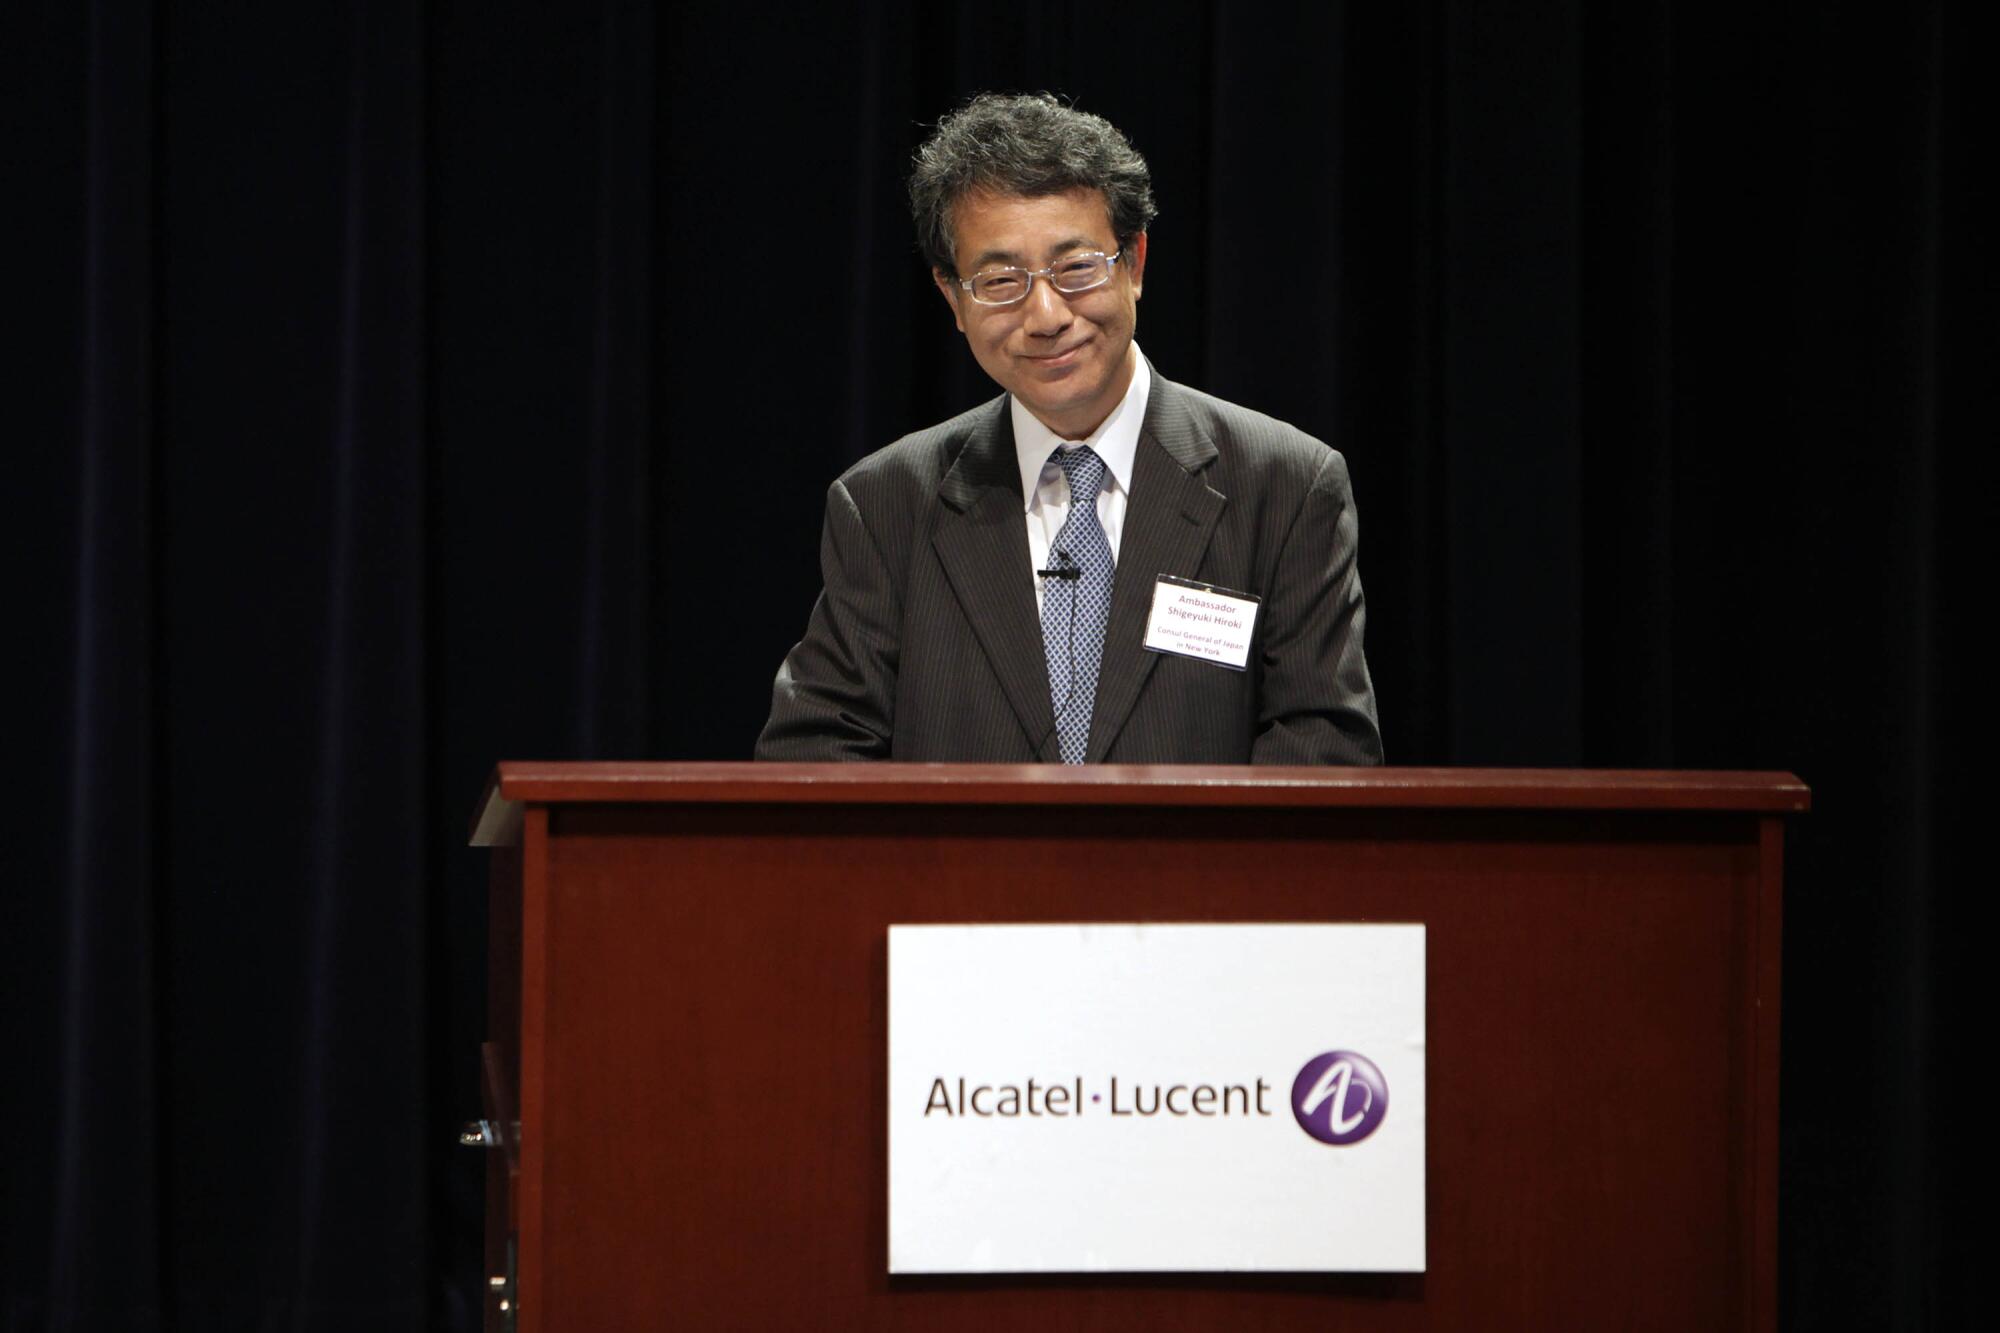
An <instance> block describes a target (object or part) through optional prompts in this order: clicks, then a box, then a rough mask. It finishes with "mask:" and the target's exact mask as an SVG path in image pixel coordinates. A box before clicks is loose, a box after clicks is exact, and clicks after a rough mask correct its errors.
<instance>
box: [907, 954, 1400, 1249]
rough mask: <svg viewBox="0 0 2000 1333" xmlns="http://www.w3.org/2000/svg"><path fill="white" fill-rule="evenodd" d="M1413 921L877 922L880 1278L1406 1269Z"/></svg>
mask: <svg viewBox="0 0 2000 1333" xmlns="http://www.w3.org/2000/svg"><path fill="white" fill-rule="evenodd" d="M1424 961H1425V959H1424V928H1423V927H1422V926H1421V925H1317V924H1315V925H1036V926H945V925H936V926H891V927H890V928H889V1089H888V1092H889V1271H890V1272H892V1273H994V1272H1018V1273H1026V1272H1148V1271H1150V1272H1162V1271H1164V1272H1199V1271H1233V1272H1257V1271H1263V1272H1315V1271H1318V1272H1324V1271H1369V1272H1420V1271H1422V1270H1423V1267H1424Z"/></svg>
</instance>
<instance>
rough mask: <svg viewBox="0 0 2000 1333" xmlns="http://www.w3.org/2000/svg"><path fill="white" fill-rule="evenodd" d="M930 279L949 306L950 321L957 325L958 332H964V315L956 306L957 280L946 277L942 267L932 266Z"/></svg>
mask: <svg viewBox="0 0 2000 1333" xmlns="http://www.w3.org/2000/svg"><path fill="white" fill-rule="evenodd" d="M931 281H932V282H935V283H936V284H937V289H938V295H940V296H942V297H944V303H945V304H946V305H948V306H950V307H951V322H952V323H954V324H956V325H958V331H959V332H960V333H964V332H965V316H964V315H963V314H962V313H961V312H960V311H959V308H958V293H959V285H958V280H957V279H955V278H948V277H946V276H945V272H944V270H943V269H941V268H934V269H932V270H931Z"/></svg>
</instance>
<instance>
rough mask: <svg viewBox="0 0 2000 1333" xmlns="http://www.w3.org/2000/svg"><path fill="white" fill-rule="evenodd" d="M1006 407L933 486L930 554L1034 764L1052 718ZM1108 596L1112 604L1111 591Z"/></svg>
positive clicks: (1050, 735)
mask: <svg viewBox="0 0 2000 1333" xmlns="http://www.w3.org/2000/svg"><path fill="white" fill-rule="evenodd" d="M1007 401H1008V400H1007V398H1006V397H1005V396H1004V395H1003V396H1002V397H1001V398H1000V399H999V401H998V402H997V403H995V404H994V407H993V409H992V410H990V411H989V412H987V413H986V415H985V416H984V417H983V418H981V420H980V423H979V425H978V427H977V428H976V429H975V430H974V431H973V434H972V436H971V438H970V439H968V440H967V441H966V445H965V448H964V449H962V450H960V451H959V455H958V458H957V460H956V461H954V462H953V464H952V466H951V470H950V471H949V472H947V473H946V474H945V477H944V480H943V481H942V482H940V483H939V484H938V497H939V498H940V499H941V500H942V501H943V502H944V508H943V510H942V511H941V512H940V514H939V518H938V526H937V532H936V534H935V535H934V536H933V537H932V538H931V546H932V549H934V550H935V551H936V552H937V555H938V559H939V561H940V562H942V564H943V565H944V571H945V577H946V578H948V579H949V580H950V581H951V588H952V593H953V594H954V595H955V596H956V597H957V598H958V602H959V606H960V607H961V608H962V609H963V610H964V612H965V618H966V619H967V620H969V621H971V622H972V632H973V633H974V634H975V635H977V636H978V639H979V646H980V647H981V648H982V649H984V650H985V652H986V657H987V660H988V661H990V662H992V664H993V669H994V671H995V673H996V674H997V675H998V676H999V677H1000V687H1001V689H1002V690H1003V691H1004V692H1005V693H1006V696H1007V703H1008V705H1009V706H1010V707H1011V708H1012V709H1013V710H1014V714H1015V716H1016V717H1017V718H1019V720H1020V723H1021V729H1022V730H1023V731H1024V732H1026V733H1027V735H1028V739H1029V743H1030V744H1031V745H1033V746H1034V747H1035V750H1036V754H1037V757H1038V758H1041V759H1046V760H1052V759H1054V758H1055V757H1056V750H1055V744H1056V742H1055V727H1056V723H1055V710H1054V707H1053V705H1052V704H1051V703H1050V702H1049V666H1048V661H1047V658H1046V657H1045V656H1044V654H1043V651H1042V626H1041V620H1040V618H1039V617H1038V616H1037V615H1036V614H1035V593H1034V589H1033V587H1032V586H1031V585H1030V584H1029V583H1028V576H1029V575H1028V565H1029V561H1028V530H1027V522H1026V520H1025V519H1024V518H1023V517H1022V515H1023V513H1024V512H1025V508H1026V502H1025V499H1024V498H1023V496H1022V495H1021V474H1020V469H1019V468H1018V467H1017V466H1016V464H1015V461H1014V428H1013V424H1012V420H1011V418H1010V417H1009V416H1008V408H1007ZM1113 588H1114V601H1115V589H1116V584H1115V583H1114V585H1113Z"/></svg>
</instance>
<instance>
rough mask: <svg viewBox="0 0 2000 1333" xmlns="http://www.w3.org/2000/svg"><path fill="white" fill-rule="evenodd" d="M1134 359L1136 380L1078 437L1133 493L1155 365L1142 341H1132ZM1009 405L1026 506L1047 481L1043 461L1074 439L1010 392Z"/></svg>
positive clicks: (1120, 484) (1031, 505) (1031, 504)
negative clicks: (1094, 425) (1150, 366)
mask: <svg viewBox="0 0 2000 1333" xmlns="http://www.w3.org/2000/svg"><path fill="white" fill-rule="evenodd" d="M1132 360H1133V365H1132V382H1131V383H1130V384H1128V385H1126V386H1125V396H1124V397H1123V398H1121V399H1119V400H1118V406H1116V407H1114V408H1112V409H1111V415H1110V416H1108V417H1106V418H1104V422H1103V424H1102V425H1100V426H1099V427H1098V428H1097V429H1096V430H1094V431H1092V432H1091V433H1090V435H1089V437H1088V438H1086V439H1083V440H1079V441H1076V443H1078V444H1087V445H1089V446H1090V447H1091V448H1092V449H1095V450H1096V451H1097V456H1098V457H1099V458H1101V459H1103V460H1104V469H1105V471H1107V472H1109V473H1110V474H1111V475H1112V476H1113V477H1116V478H1117V479H1118V489H1120V490H1122V491H1124V492H1125V494H1126V495H1128V496H1129V495H1131V494H1132V464H1133V460H1134V459H1136V458H1137V457H1138V455H1139V427H1140V426H1141V425H1143V424H1144V423H1145V420H1146V398H1147V396H1148V395H1149V394H1150V393H1151V392H1152V388H1153V375H1152V371H1150V370H1149V369H1148V368H1147V366H1146V358H1145V356H1144V354H1142V353H1141V352H1140V351H1139V344H1137V343H1133V344H1132ZM1008 408H1009V410H1010V411H1011V412H1012V414H1013V418H1014V459H1015V461H1016V462H1017V463H1019V464H1020V467H1021V506H1022V508H1023V509H1032V508H1034V507H1035V490H1036V488H1037V487H1039V486H1040V485H1041V484H1042V466H1043V465H1044V464H1045V463H1047V462H1048V461H1049V455H1050V454H1052V453H1054V452H1055V451H1056V449H1057V448H1058V447H1059V446H1061V445H1064V444H1068V443H1070V441H1067V440H1064V439H1063V438H1062V436H1060V435H1058V434H1056V433H1055V432H1054V431H1052V430H1050V429H1049V428H1048V427H1047V426H1044V425H1043V424H1042V423H1041V420H1040V419H1039V418H1037V417H1036V416H1035V414H1034V413H1033V412H1030V411H1029V410H1028V409H1027V408H1026V407H1023V406H1022V405H1021V400H1020V399H1019V398H1010V399H1009V400H1008Z"/></svg>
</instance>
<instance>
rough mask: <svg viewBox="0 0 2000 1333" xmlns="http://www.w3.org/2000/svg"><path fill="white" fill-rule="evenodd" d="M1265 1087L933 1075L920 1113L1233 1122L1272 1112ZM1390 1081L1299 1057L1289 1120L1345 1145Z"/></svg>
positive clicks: (1330, 1056)
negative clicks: (1012, 1080) (990, 1079)
mask: <svg viewBox="0 0 2000 1333" xmlns="http://www.w3.org/2000/svg"><path fill="white" fill-rule="evenodd" d="M1271 1092H1272V1088H1271V1085H1270V1083H1269V1082H1267V1081H1266V1080H1264V1079H1262V1078H1257V1079H1246V1080H1244V1081H1242V1082H1240V1083H1214V1082H1209V1083H1202V1082H1185V1083H1160V1082H1151V1081H1144V1080H1142V1081H1139V1082H1136V1083H1135V1082H1132V1081H1131V1080H1127V1081H1126V1082H1125V1083H1123V1084H1122V1085H1121V1084H1120V1082H1119V1080H1118V1078H1117V1077H1115V1076H1114V1077H1111V1078H1109V1079H1106V1080H1104V1081H1103V1082H1102V1083H1100V1084H1097V1085H1095V1086H1094V1087H1093V1086H1091V1085H1088V1084H1087V1083H1086V1081H1085V1080H1084V1079H1083V1078H1082V1077H1081V1076H1077V1077H1072V1078H1069V1079H1062V1080H1050V1081H1048V1082H1043V1081H1041V1080H1039V1079H1033V1078H1031V1079H1028V1080H1026V1081H1025V1082H1022V1083H980V1082H976V1081H974V1080H971V1079H967V1078H964V1077H960V1078H957V1079H945V1078H933V1079H932V1080H931V1086H930V1093H929V1095H928V1097H927V1098H926V1099H925V1102H924V1118H925V1119H929V1118H930V1117H931V1116H933V1115H936V1116H942V1117H944V1118H946V1119H952V1120H957V1119H966V1120H984V1119H990V1118H995V1117H997V1118H999V1119H1002V1120H1011V1119H1014V1118H1015V1117H1027V1118H1030V1119H1037V1120H1039V1119H1042V1118H1044V1117H1046V1118H1048V1119H1052V1120H1069V1119H1073V1118H1076V1117H1080V1116H1086V1115H1108V1116H1110V1117H1112V1118H1113V1119H1124V1118H1128V1117H1129V1118H1131V1119H1134V1120H1150V1119H1152V1118H1154V1117H1156V1116H1166V1117H1174V1118H1181V1117H1194V1118H1201V1119H1235V1118H1245V1117H1247V1118H1250V1119H1256V1118H1260V1117H1264V1118H1268V1117H1269V1116H1271V1115H1272V1114H1273V1112H1272V1110H1271V1106H1270V1094H1271ZM1388 1110H1389V1083H1388V1080H1387V1079H1385V1078H1383V1077H1382V1071H1381V1070H1380V1069H1379V1068H1377V1067H1376V1065H1375V1062H1374V1061H1372V1060H1370V1059H1369V1058H1368V1057H1367V1056H1365V1055H1361V1054H1359V1053H1357V1052H1355V1051H1327V1052H1325V1053H1324V1054H1321V1055H1316V1056H1314V1057H1313V1058H1312V1059H1310V1060H1308V1061H1306V1063H1305V1065H1304V1066H1303V1067H1302V1068H1300V1070H1299V1072H1298V1076H1297V1077H1295V1078H1294V1079H1293V1080H1292V1117H1293V1119H1295V1120H1297V1121H1298V1123H1299V1128H1300V1129H1303V1130H1304V1131H1305V1132H1306V1133H1307V1134H1309V1135H1311V1136H1312V1137H1313V1138H1314V1139H1317V1140H1318V1141H1319V1142H1321V1143H1324V1144H1328V1145H1330V1146H1332V1147H1336V1148H1344V1147H1347V1146H1349V1145H1351V1144H1356V1143H1359V1142H1361V1141H1362V1140H1363V1139H1365V1138H1367V1137H1368V1136H1369V1135H1371V1134H1373V1133H1374V1132H1375V1131H1376V1130H1377V1129H1378V1128H1380V1127H1381V1124H1382V1117H1383V1116H1384V1115H1386V1114H1387V1113H1388Z"/></svg>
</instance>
